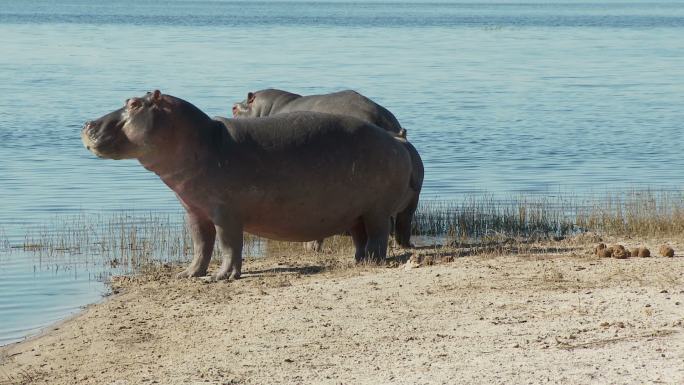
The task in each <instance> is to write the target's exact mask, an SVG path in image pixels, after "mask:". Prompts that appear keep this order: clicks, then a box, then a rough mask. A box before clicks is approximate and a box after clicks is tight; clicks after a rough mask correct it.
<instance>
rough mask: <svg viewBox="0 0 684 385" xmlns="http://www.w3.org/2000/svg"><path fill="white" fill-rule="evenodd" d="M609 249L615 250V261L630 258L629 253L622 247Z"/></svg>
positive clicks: (616, 246) (615, 246)
mask: <svg viewBox="0 0 684 385" xmlns="http://www.w3.org/2000/svg"><path fill="white" fill-rule="evenodd" d="M609 249H613V258H615V259H627V258H629V257H630V255H629V251H627V249H625V247H624V246H622V245H613V246H611V247H609Z"/></svg>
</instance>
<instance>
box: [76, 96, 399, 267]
mask: <svg viewBox="0 0 684 385" xmlns="http://www.w3.org/2000/svg"><path fill="white" fill-rule="evenodd" d="M81 138H82V140H83V144H84V145H85V147H86V148H87V149H88V150H90V151H91V152H93V153H94V154H95V155H97V156H99V157H101V158H108V159H138V161H139V162H140V163H141V164H142V165H143V166H144V167H145V168H146V169H148V170H150V171H153V172H154V173H155V174H157V175H158V176H159V177H160V178H161V180H162V181H163V182H164V183H165V184H166V185H167V186H169V187H170V188H171V189H172V190H173V191H174V192H175V193H176V196H177V197H178V199H179V200H180V202H181V204H182V205H183V207H184V208H185V210H186V213H187V221H188V224H189V227H190V232H191V235H192V239H193V247H194V258H193V260H192V262H191V263H190V265H189V266H188V268H187V269H186V270H185V271H183V272H182V273H180V274H179V277H196V276H203V275H205V274H206V272H207V268H208V266H209V261H210V259H211V254H212V252H213V249H214V240H215V238H216V236H218V238H219V241H220V243H221V247H222V249H223V250H225V251H226V255H225V257H224V260H223V263H222V265H221V267H220V269H219V270H218V272H217V273H216V274H215V277H216V279H227V278H229V279H237V278H239V277H240V274H241V268H242V244H243V231H247V232H249V233H252V234H256V235H260V236H264V237H267V238H271V239H277V240H286V241H301V242H304V241H311V240H315V239H320V238H323V237H327V236H330V235H333V234H337V233H340V232H344V231H347V230H348V231H350V232H351V235H352V238H353V241H354V246H355V248H356V253H355V257H356V260H357V261H362V260H371V261H376V262H382V261H384V259H385V256H386V253H387V238H388V236H389V227H390V217H391V216H392V215H394V214H395V213H396V212H397V211H398V210H400V208H402V207H405V205H406V200H408V199H409V198H408V197H409V195H410V194H409V193H408V191H409V189H410V188H409V184H410V179H411V158H410V155H409V154H408V152H407V151H406V148H405V147H404V145H403V144H402V143H401V142H400V140H398V139H397V138H394V137H392V136H390V135H387V133H386V132H384V131H383V130H382V129H380V128H378V127H376V126H374V125H372V124H369V123H366V122H363V121H361V120H358V119H355V118H351V117H344V116H338V115H331V114H321V113H314V112H297V113H291V114H283V115H278V116H273V117H268V118H262V119H240V120H235V119H222V120H221V121H217V120H212V119H210V118H209V117H208V116H207V115H205V114H204V113H203V112H202V111H200V110H199V109H198V108H197V107H195V106H194V105H192V104H190V103H188V102H186V101H184V100H182V99H179V98H176V97H173V96H170V95H162V93H161V92H159V91H154V92H151V93H148V94H147V95H146V96H143V97H134V98H131V99H128V100H126V102H125V104H124V106H123V107H122V108H120V109H118V110H116V111H113V112H111V113H109V114H107V115H105V116H103V117H101V118H99V119H97V120H93V121H90V122H87V123H86V124H85V125H84V127H83V130H82V131H81ZM400 191H405V192H406V193H405V194H401V193H397V192H400Z"/></svg>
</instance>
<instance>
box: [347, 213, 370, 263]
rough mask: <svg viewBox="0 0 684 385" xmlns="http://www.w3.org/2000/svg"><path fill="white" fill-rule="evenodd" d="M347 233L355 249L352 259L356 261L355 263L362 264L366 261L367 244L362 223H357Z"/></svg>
mask: <svg viewBox="0 0 684 385" xmlns="http://www.w3.org/2000/svg"><path fill="white" fill-rule="evenodd" d="M349 233H350V234H351V237H352V242H354V248H355V249H356V253H355V254H354V259H356V263H359V262H362V261H364V260H365V259H366V243H368V237H367V236H366V227H365V226H364V224H363V222H362V221H359V222H358V223H356V224H355V225H354V226H353V227H352V228H351V229H350V230H349Z"/></svg>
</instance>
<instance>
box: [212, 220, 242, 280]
mask: <svg viewBox="0 0 684 385" xmlns="http://www.w3.org/2000/svg"><path fill="white" fill-rule="evenodd" d="M216 233H217V235H218V237H219V241H220V242H221V251H222V252H223V262H222V263H221V267H220V268H219V270H218V271H217V272H216V274H215V275H214V278H215V279H216V280H217V281H218V280H221V279H230V280H232V279H238V278H240V275H241V274H242V242H243V239H242V226H241V225H238V224H236V223H229V224H222V225H216Z"/></svg>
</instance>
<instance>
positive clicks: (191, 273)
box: [176, 266, 207, 278]
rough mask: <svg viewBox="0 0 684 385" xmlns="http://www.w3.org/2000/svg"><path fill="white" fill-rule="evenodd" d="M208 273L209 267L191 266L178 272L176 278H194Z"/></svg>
mask: <svg viewBox="0 0 684 385" xmlns="http://www.w3.org/2000/svg"><path fill="white" fill-rule="evenodd" d="M205 275H207V269H206V268H204V269H202V268H199V267H194V266H190V267H188V268H187V269H185V270H183V271H181V272H180V273H178V274H176V278H192V277H204V276H205Z"/></svg>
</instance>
